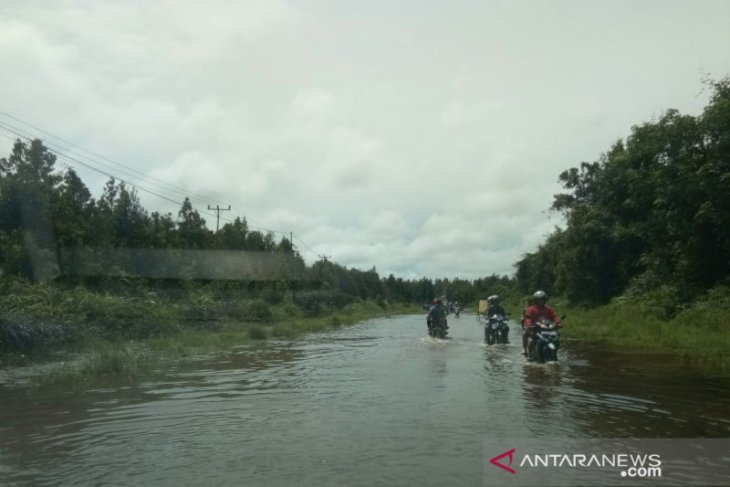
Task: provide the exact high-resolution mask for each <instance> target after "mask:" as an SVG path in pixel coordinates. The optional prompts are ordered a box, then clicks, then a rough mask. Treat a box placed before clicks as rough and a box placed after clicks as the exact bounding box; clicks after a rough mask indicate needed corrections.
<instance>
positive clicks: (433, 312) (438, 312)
mask: <svg viewBox="0 0 730 487" xmlns="http://www.w3.org/2000/svg"><path fill="white" fill-rule="evenodd" d="M441 319H444V320H445V319H446V306H444V305H443V303H442V302H441V298H434V299H433V305H432V306H431V309H429V310H428V316H427V317H426V326H427V327H428V333H429V335H430V334H431V329H432V328H433V325H434V323H437V322H438V321H439V320H441ZM446 329H447V330H448V329H449V325H446Z"/></svg>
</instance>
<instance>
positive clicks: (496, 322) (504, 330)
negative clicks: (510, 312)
mask: <svg viewBox="0 0 730 487" xmlns="http://www.w3.org/2000/svg"><path fill="white" fill-rule="evenodd" d="M508 334H509V325H508V324H507V317H506V316H503V315H492V316H490V317H489V318H487V324H486V326H485V327H484V341H485V342H487V345H494V344H495V343H508V341H507V336H508Z"/></svg>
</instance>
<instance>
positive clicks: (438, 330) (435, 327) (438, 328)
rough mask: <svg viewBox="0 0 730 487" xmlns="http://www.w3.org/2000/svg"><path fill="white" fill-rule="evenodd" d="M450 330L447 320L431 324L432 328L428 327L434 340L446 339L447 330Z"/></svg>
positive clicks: (443, 319) (442, 319)
mask: <svg viewBox="0 0 730 487" xmlns="http://www.w3.org/2000/svg"><path fill="white" fill-rule="evenodd" d="M448 328H449V325H448V323H447V322H446V318H445V317H444V318H441V319H440V320H438V321H437V322H435V323H431V326H429V327H428V334H429V335H430V336H432V337H434V338H440V339H442V340H443V339H445V338H446V335H447V333H448V332H447V331H446V330H447V329H448Z"/></svg>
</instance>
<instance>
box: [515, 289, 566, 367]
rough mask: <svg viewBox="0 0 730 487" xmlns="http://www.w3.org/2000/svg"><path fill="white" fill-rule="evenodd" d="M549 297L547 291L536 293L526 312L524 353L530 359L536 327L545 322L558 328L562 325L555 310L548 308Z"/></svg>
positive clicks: (524, 317) (524, 318)
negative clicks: (550, 322)
mask: <svg viewBox="0 0 730 487" xmlns="http://www.w3.org/2000/svg"><path fill="white" fill-rule="evenodd" d="M547 300H548V295H547V293H546V292H545V291H536V292H535V294H533V295H532V305H530V306H529V307H528V308H527V309H526V310H525V312H524V316H523V317H522V329H523V332H522V353H523V354H524V355H526V356H527V357H528V358H529V357H530V354H529V353H528V351H529V349H531V348H532V347H533V346H534V343H535V340H533V338H534V337H535V332H536V325H537V324H538V323H539V322H540V321H543V320H548V321H552V322H553V323H555V324H556V325H557V326H561V325H560V318H559V317H558V315H557V314H556V313H555V310H554V309H553V308H551V307H550V306H548V305H547V304H546V303H547Z"/></svg>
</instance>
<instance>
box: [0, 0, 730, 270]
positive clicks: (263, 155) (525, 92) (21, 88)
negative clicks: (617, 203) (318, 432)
mask: <svg viewBox="0 0 730 487" xmlns="http://www.w3.org/2000/svg"><path fill="white" fill-rule="evenodd" d="M0 65H1V66H2V72H3V73H2V83H1V84H0V110H1V111H3V112H6V113H8V114H10V115H12V116H13V117H16V118H17V119H20V120H22V121H25V122H27V123H30V124H31V125H33V126H34V127H36V128H30V127H28V126H25V125H22V124H21V123H20V122H18V121H17V120H13V119H9V118H7V117H6V116H4V115H0V123H4V124H6V127H7V124H12V126H14V127H15V128H16V129H18V128H23V129H24V130H25V132H24V133H28V134H30V135H35V136H40V137H41V138H44V139H46V140H47V141H48V142H53V143H54V144H57V145H56V148H58V149H64V154H67V155H69V156H71V157H74V158H75V159H77V160H80V161H86V162H87V163H89V162H92V161H93V160H94V159H93V157H92V156H91V155H89V154H88V153H85V152H82V151H81V150H80V148H83V149H86V150H89V151H92V152H94V153H96V154H99V155H101V156H104V157H106V158H108V159H109V160H111V161H115V162H118V163H121V164H123V165H124V166H126V168H123V167H121V166H117V165H114V164H111V163H110V162H108V161H100V160H98V159H96V162H95V163H94V165H95V167H97V168H102V169H104V170H106V171H108V172H111V173H113V174H116V175H118V176H122V177H128V178H129V179H131V175H134V174H145V175H147V176H150V177H152V178H156V179H147V180H146V181H143V180H138V179H135V181H136V182H137V184H139V185H140V186H142V187H144V188H146V189H151V190H154V191H155V192H157V193H163V194H165V195H167V197H168V198H170V199H172V200H174V201H181V200H182V198H183V196H182V195H181V194H180V193H174V192H170V191H167V190H169V189H171V188H170V187H169V186H163V184H162V182H163V181H164V182H167V183H169V184H172V185H175V186H176V187H177V188H181V189H183V190H184V191H185V192H186V193H189V194H191V195H192V194H193V193H195V194H198V195H205V196H207V197H209V198H210V201H207V200H203V199H200V198H197V199H195V200H194V203H195V205H196V207H197V209H199V210H205V209H206V205H207V204H208V203H212V204H213V205H215V204H216V203H219V204H221V205H224V206H226V207H227V205H229V204H230V205H231V206H232V207H233V210H232V211H230V212H225V213H224V214H223V216H225V218H228V219H232V218H234V217H235V216H245V217H247V218H248V221H249V223H250V224H251V225H252V226H260V227H265V228H269V229H275V230H282V231H285V232H289V231H292V232H294V234H295V235H296V237H295V244H297V246H298V248H299V250H300V251H301V253H302V255H303V256H304V257H305V259H306V260H307V261H308V262H312V261H314V260H315V259H316V258H317V254H321V255H327V256H331V258H332V259H333V260H335V261H337V262H339V263H341V264H344V265H347V266H350V267H358V268H362V269H367V268H370V267H372V266H373V265H375V266H376V268H377V270H378V272H379V273H380V274H381V275H384V276H387V275H388V274H389V273H391V272H392V273H394V274H396V275H399V276H403V277H419V276H424V275H425V276H429V277H456V276H459V277H464V278H475V277H479V276H485V275H489V274H492V273H498V274H512V273H513V271H514V268H513V264H514V263H515V262H516V261H517V260H519V259H520V257H521V255H523V254H524V253H526V252H531V251H534V250H535V249H536V248H537V245H538V244H539V243H540V242H542V241H543V240H544V238H545V236H546V235H547V234H548V233H549V232H550V231H551V230H552V229H553V228H554V227H555V225H559V224H560V223H561V222H560V220H559V218H558V217H557V216H556V215H550V213H549V212H548V211H547V209H548V208H549V206H550V204H551V202H552V195H553V194H555V193H557V192H558V191H559V190H560V187H559V185H558V184H557V177H558V174H559V173H560V172H561V171H563V170H564V169H567V168H569V167H571V166H575V165H578V164H580V162H581V161H593V160H596V159H598V157H599V156H600V154H601V153H602V152H604V151H606V150H608V149H609V147H610V146H611V144H612V143H613V142H615V141H616V140H617V139H619V138H623V137H626V136H627V135H628V134H629V133H630V129H631V126H632V125H635V124H639V123H642V122H645V121H650V120H651V119H653V118H656V117H658V116H660V115H661V114H662V113H663V112H664V111H665V110H666V109H668V108H677V109H679V110H680V111H681V112H683V113H689V114H699V113H700V112H701V110H702V108H703V107H704V106H705V105H706V103H707V99H708V93H707V91H705V92H703V85H702V83H701V80H702V79H703V77H705V75H707V74H709V75H711V76H712V77H714V78H715V79H719V78H722V77H724V76H727V75H728V74H730V2H729V1H725V0H721V1H714V2H711V1H695V0H693V1H681V2H676V1H665V0H661V1H635V0H631V1H600V2H597V1H594V2H590V1H586V0H576V1H560V2H558V1H528V2H517V1H512V0H510V1H485V0H479V1H438V2H437V1H426V0H387V1H384V0H383V1H381V0H357V1H346V0H337V1H324V0H323V1H318V0H308V1H299V2H294V1H283V0H246V1H241V0H230V1H208V2H202V1H197V0H196V1H192V0H191V1H180V0H176V1H164V2H163V1H159V2H155V1H148V0H144V1H141V0H140V1H124V2H120V1H108V2H104V1H54V2H49V1H32V0H30V1H29V0H26V1H22V2H20V1H16V0H0ZM38 129H43V130H44V131H47V132H48V133H49V134H52V135H55V136H58V137H61V138H62V139H63V140H64V141H67V142H68V143H72V144H73V145H74V146H75V147H76V148H75V149H71V148H70V147H69V146H68V145H67V144H66V143H65V142H61V141H59V140H56V139H52V138H50V136H49V135H46V134H43V133H41V132H39V131H38ZM0 135H5V137H0V154H2V155H3V156H5V155H7V154H8V153H9V151H10V147H11V145H12V141H11V139H10V138H8V137H11V136H12V135H10V134H9V133H8V131H7V130H4V131H3V130H0ZM64 162H65V163H67V164H68V165H76V166H77V170H78V172H79V174H80V175H81V176H82V178H83V179H84V181H85V182H86V184H87V185H88V186H89V188H90V189H91V190H92V192H94V193H95V194H98V193H99V192H100V191H101V188H102V186H103V183H104V181H105V179H107V178H106V177H105V176H102V175H100V174H98V173H95V172H92V171H91V170H88V169H87V168H85V167H83V166H80V165H79V164H78V163H76V164H72V162H71V161H69V160H68V159H65V160H64ZM101 163H104V164H106V165H107V166H106V167H102V166H101ZM131 169H133V170H136V171H139V172H140V173H134V172H133V171H131ZM122 171H126V174H123V173H122ZM140 196H141V198H142V201H143V204H144V205H145V207H146V208H147V209H148V210H161V211H163V212H168V211H170V212H172V213H173V214H176V213H177V210H178V209H179V207H177V206H176V205H174V204H172V203H170V202H169V201H167V200H164V199H160V198H158V197H156V196H153V195H151V194H149V193H146V192H144V191H141V192H140ZM204 216H205V218H206V220H207V221H208V225H209V227H212V228H215V217H214V216H211V215H210V214H206V215H204Z"/></svg>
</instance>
